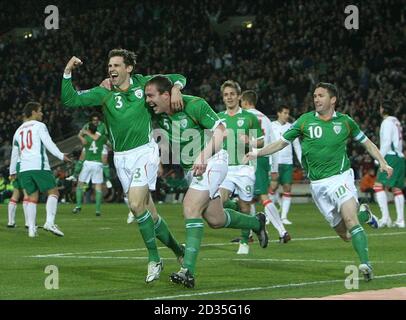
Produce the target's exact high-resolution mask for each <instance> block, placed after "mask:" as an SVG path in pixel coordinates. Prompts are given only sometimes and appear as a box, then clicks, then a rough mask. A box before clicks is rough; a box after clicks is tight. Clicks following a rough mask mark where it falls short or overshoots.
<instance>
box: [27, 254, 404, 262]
mask: <svg viewBox="0 0 406 320" xmlns="http://www.w3.org/2000/svg"><path fill="white" fill-rule="evenodd" d="M35 258H49V257H44V256H36V257H35ZM52 258H63V259H69V258H71V259H112V260H115V259H117V260H120V259H123V260H147V259H148V257H147V256H143V257H134V256H133V257H127V256H81V255H69V256H63V255H59V256H54V257H52ZM163 259H164V260H176V258H173V257H169V258H163ZM202 260H205V261H214V262H218V261H237V262H238V261H240V262H241V261H246V262H303V263H314V262H316V263H352V264H356V261H355V260H319V259H271V258H260V259H253V258H249V257H247V258H235V259H229V258H202ZM371 263H372V264H406V261H374V260H372V261H371Z"/></svg>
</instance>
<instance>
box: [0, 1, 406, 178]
mask: <svg viewBox="0 0 406 320" xmlns="http://www.w3.org/2000/svg"><path fill="white" fill-rule="evenodd" d="M354 4H356V3H354ZM46 5H47V4H46V3H45V2H44V1H37V2H32V3H30V4H26V2H23V1H16V4H15V5H14V6H8V7H7V6H6V4H5V3H3V4H1V5H0V9H2V10H0V18H1V21H4V23H3V22H2V26H1V27H0V28H1V29H0V43H1V46H0V52H1V58H0V60H1V65H2V76H1V78H0V171H1V172H2V173H3V175H4V176H5V177H6V176H7V167H8V164H9V160H8V158H9V155H10V150H11V147H10V144H11V139H12V135H13V133H14V131H15V129H16V128H17V127H18V126H19V124H20V123H21V121H22V118H21V110H22V107H23V105H24V104H25V103H26V102H27V101H28V100H36V101H39V102H40V103H41V104H42V105H43V106H44V114H45V118H44V122H45V123H46V124H47V126H48V128H49V131H50V134H51V136H52V137H53V138H54V139H55V140H56V141H58V140H62V139H64V138H66V137H68V136H72V135H74V134H76V133H77V131H78V130H79V128H81V126H82V125H83V123H84V122H85V121H87V118H88V115H89V113H90V111H87V110H86V111H85V110H84V109H80V110H78V111H71V110H68V109H66V108H63V107H62V105H61V102H60V79H61V73H62V71H63V68H64V64H65V62H66V61H67V59H68V58H69V57H71V56H72V55H76V56H78V57H80V58H81V59H82V61H83V62H84V65H83V67H82V68H81V69H80V70H79V71H78V74H77V75H75V84H76V85H77V86H78V88H81V89H85V88H89V87H93V86H95V85H97V84H99V83H100V82H101V81H102V80H103V79H104V78H106V74H107V72H106V54H107V52H108V51H109V50H110V49H112V48H116V47H123V48H129V49H131V50H134V51H135V52H137V53H138V60H139V65H138V69H137V70H136V72H138V73H143V74H155V73H174V72H176V73H181V74H184V75H185V76H186V77H187V78H188V84H187V87H186V88H185V90H184V92H185V93H190V94H195V95H200V96H202V97H204V98H205V99H206V100H207V101H208V102H209V103H210V104H211V106H212V107H213V108H214V109H215V110H216V111H221V110H223V109H224V106H223V103H222V99H221V96H220V90H219V87H220V84H221V83H222V82H223V81H225V80H226V79H234V80H236V81H238V82H239V83H240V84H241V85H242V87H243V89H253V90H255V91H257V93H258V95H259V106H258V109H259V110H260V111H262V112H264V113H265V114H267V115H269V116H270V118H271V119H275V113H276V108H277V106H278V105H280V104H287V105H289V106H291V107H292V112H291V113H292V115H293V117H294V118H296V117H297V116H298V115H300V114H302V113H303V112H307V111H309V110H312V109H313V97H312V86H313V85H315V84H316V83H317V82H319V81H327V82H333V83H336V84H337V85H338V87H339V89H340V103H339V107H338V110H339V111H340V112H344V113H349V114H350V115H351V116H352V117H353V118H354V119H355V121H356V122H358V123H360V124H361V128H362V130H363V131H364V132H365V133H366V134H367V135H368V136H369V137H370V138H371V140H372V141H373V142H375V143H377V144H379V139H378V134H379V125H380V122H381V118H380V116H379V111H378V103H379V101H380V100H381V99H382V98H383V97H390V98H391V99H393V101H394V102H395V103H396V105H397V110H396V115H397V116H398V118H399V120H400V121H401V122H402V123H405V122H406V109H405V108H406V81H405V80H406V61H405V57H406V42H405V41H403V39H405V37H406V7H405V6H404V5H402V1H400V0H399V1H398V0H377V1H373V2H368V3H362V4H361V3H360V4H359V5H358V7H359V12H360V15H359V18H360V22H359V26H360V27H359V30H347V29H346V28H345V26H344V20H345V18H346V14H345V13H344V8H345V5H344V4H343V3H342V2H341V1H339V0H333V1H328V2H320V1H315V0H309V1H265V0H262V1H255V2H254V3H251V2H250V3H249V4H248V2H241V1H238V0H230V1H227V4H225V3H224V4H222V2H219V1H215V0H189V1H178V2H177V3H176V5H174V4H173V3H171V2H169V1H143V0H140V1H137V3H136V4H134V3H132V2H131V1H123V2H121V3H120V6H116V4H115V3H111V2H107V1H97V2H96V1H86V3H85V4H83V3H82V2H81V1H71V2H69V6H68V5H67V3H65V4H61V5H60V6H59V5H58V8H59V15H60V19H61V20H60V23H59V25H60V29H58V30H48V31H46V30H45V29H44V27H43V20H44V18H45V17H46V15H45V14H44V8H45V7H46ZM3 9H4V10H3ZM232 16H249V17H252V21H253V25H252V27H251V28H242V27H241V28H237V29H233V30H230V31H229V32H227V33H225V34H222V33H221V32H218V30H221V28H222V26H223V28H225V27H224V25H225V24H226V23H227V21H228V19H229V18H230V17H232ZM24 26H31V27H32V26H37V27H38V28H39V30H40V31H39V32H38V33H36V34H35V35H34V36H33V37H32V38H29V39H24V40H22V41H18V42H17V41H11V42H7V41H6V40H4V39H5V37H2V35H1V33H3V34H5V33H6V32H7V31H9V30H10V29H12V28H13V27H24ZM403 133H404V135H406V130H403ZM349 153H350V155H351V160H352V164H353V167H354V169H355V172H356V178H361V176H362V175H363V173H365V172H367V171H368V170H369V169H371V168H373V167H374V164H373V161H372V159H371V158H370V156H368V155H367V154H366V153H365V152H364V149H363V148H362V146H360V145H356V144H353V145H351V147H350V150H349Z"/></svg>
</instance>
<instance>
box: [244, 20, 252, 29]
mask: <svg viewBox="0 0 406 320" xmlns="http://www.w3.org/2000/svg"><path fill="white" fill-rule="evenodd" d="M253 25H254V24H253V23H252V21H244V22H243V26H244V28H247V29H251V28H252V27H253Z"/></svg>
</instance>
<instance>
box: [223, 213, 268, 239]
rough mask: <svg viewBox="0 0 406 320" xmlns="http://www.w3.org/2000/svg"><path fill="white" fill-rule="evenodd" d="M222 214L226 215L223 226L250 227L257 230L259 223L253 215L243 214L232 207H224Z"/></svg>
mask: <svg viewBox="0 0 406 320" xmlns="http://www.w3.org/2000/svg"><path fill="white" fill-rule="evenodd" d="M224 214H225V216H226V223H225V225H224V228H231V229H248V233H249V230H250V229H252V230H254V231H259V228H260V227H261V224H260V222H259V220H258V219H257V218H256V217H255V216H251V215H248V214H244V213H241V212H238V211H235V210H232V209H224Z"/></svg>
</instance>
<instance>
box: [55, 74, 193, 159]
mask: <svg viewBox="0 0 406 320" xmlns="http://www.w3.org/2000/svg"><path fill="white" fill-rule="evenodd" d="M152 77H153V76H143V75H140V74H136V75H134V76H132V77H131V81H130V87H129V88H128V90H127V91H121V90H119V89H118V88H113V89H112V91H109V90H107V89H105V88H102V87H100V86H99V87H94V88H92V89H90V90H84V91H79V92H77V91H76V90H75V89H74V88H73V85H72V80H71V78H70V77H69V78H65V77H64V78H63V80H62V92H61V100H62V103H63V104H64V105H65V106H67V107H91V106H102V107H103V113H104V119H105V122H106V126H107V131H108V136H109V140H110V142H111V144H112V147H113V150H114V151H115V152H121V151H127V150H131V149H134V148H137V147H139V146H142V145H144V144H147V143H148V142H150V141H151V139H152V134H151V133H152V132H151V131H152V126H151V114H150V112H149V108H148V106H147V105H146V103H145V94H144V88H145V83H146V82H147V81H148V80H149V79H151V78H152ZM167 77H168V78H169V79H170V80H171V81H172V83H181V84H182V85H183V86H184V85H185V84H186V79H185V77H183V76H182V75H177V74H172V75H167Z"/></svg>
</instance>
